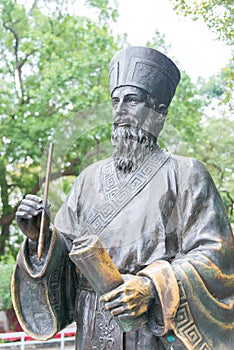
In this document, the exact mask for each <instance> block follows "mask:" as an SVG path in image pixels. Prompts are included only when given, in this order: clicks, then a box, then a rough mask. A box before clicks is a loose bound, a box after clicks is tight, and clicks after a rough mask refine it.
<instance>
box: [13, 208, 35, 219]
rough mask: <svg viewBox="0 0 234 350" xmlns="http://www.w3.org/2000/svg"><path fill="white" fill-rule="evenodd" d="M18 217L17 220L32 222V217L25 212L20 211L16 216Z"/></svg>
mask: <svg viewBox="0 0 234 350" xmlns="http://www.w3.org/2000/svg"><path fill="white" fill-rule="evenodd" d="M15 216H16V219H27V220H30V219H32V215H31V214H29V213H27V212H25V211H21V210H18V211H17V212H16V214H15Z"/></svg>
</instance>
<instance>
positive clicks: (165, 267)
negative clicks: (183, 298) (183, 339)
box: [138, 260, 180, 336]
mask: <svg viewBox="0 0 234 350" xmlns="http://www.w3.org/2000/svg"><path fill="white" fill-rule="evenodd" d="M138 274H139V275H143V276H146V277H148V278H150V279H151V281H152V282H153V284H154V287H155V289H156V291H157V297H158V300H159V302H160V304H161V313H162V321H163V322H162V323H163V324H161V322H160V324H158V322H157V315H153V310H156V309H154V308H153V307H152V310H150V312H149V321H148V325H149V327H150V329H151V331H152V332H153V333H154V334H155V335H157V336H162V335H164V334H166V333H167V332H168V331H169V330H170V329H173V328H174V317H175V314H176V311H177V308H178V305H179V301H180V295H179V287H178V284H177V280H176V277H175V274H174V272H173V270H172V267H171V265H170V264H169V263H168V262H167V261H163V260H158V261H156V262H154V263H152V264H150V265H149V266H147V267H146V268H145V269H143V270H141V271H140V272H139V273H138ZM154 316H155V317H154Z"/></svg>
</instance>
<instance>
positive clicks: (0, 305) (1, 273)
mask: <svg viewBox="0 0 234 350" xmlns="http://www.w3.org/2000/svg"><path fill="white" fill-rule="evenodd" d="M14 264H15V261H14V259H13V258H12V257H9V258H8V259H7V260H4V259H2V260H0V286H1V288H0V311H1V310H8V309H10V307H11V306H12V301H11V293H10V284H11V278H12V273H13V269H14Z"/></svg>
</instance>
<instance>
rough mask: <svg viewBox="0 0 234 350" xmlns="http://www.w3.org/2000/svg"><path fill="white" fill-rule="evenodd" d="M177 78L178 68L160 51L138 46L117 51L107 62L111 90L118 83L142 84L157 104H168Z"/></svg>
mask: <svg viewBox="0 0 234 350" xmlns="http://www.w3.org/2000/svg"><path fill="white" fill-rule="evenodd" d="M179 81H180V71H179V69H178V68H177V66H176V65H175V64H174V63H173V62H172V60H171V59H170V58H168V57H167V56H166V55H164V54H162V53H161V52H159V51H157V50H154V49H151V48H147V47H141V46H131V47H127V48H124V49H122V50H120V51H118V52H117V53H116V54H115V55H114V57H113V58H112V60H111V63H110V93H111V95H112V93H113V91H114V90H115V89H116V88H118V87H121V86H126V85H129V86H134V87H138V88H141V89H143V90H145V91H147V92H148V93H150V94H151V95H152V96H154V97H155V98H156V99H157V101H158V104H165V105H166V106H167V107H168V106H169V104H170V102H171V100H172V98H173V96H174V93H175V90H176V87H177V85H178V83H179Z"/></svg>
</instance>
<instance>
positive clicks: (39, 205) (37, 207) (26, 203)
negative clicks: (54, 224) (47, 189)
mask: <svg viewBox="0 0 234 350" xmlns="http://www.w3.org/2000/svg"><path fill="white" fill-rule="evenodd" d="M22 206H26V207H29V208H33V209H34V210H41V209H42V208H43V205H42V203H38V202H34V201H31V200H28V199H23V200H22V202H21V204H20V208H21V207H22Z"/></svg>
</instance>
